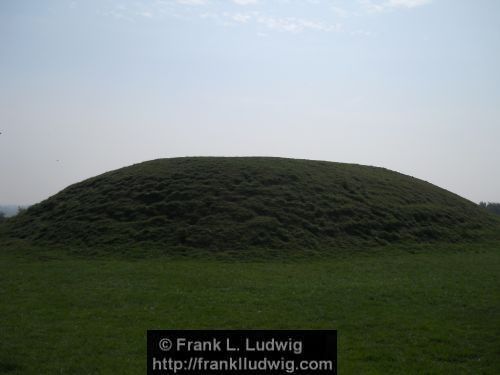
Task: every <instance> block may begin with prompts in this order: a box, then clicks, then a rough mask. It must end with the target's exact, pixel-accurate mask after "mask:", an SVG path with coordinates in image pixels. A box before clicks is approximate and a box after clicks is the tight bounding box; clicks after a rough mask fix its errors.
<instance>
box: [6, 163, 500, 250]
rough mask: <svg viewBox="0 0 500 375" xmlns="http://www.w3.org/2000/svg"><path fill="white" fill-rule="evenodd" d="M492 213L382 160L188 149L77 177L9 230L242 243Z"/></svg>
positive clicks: (482, 224)
mask: <svg viewBox="0 0 500 375" xmlns="http://www.w3.org/2000/svg"><path fill="white" fill-rule="evenodd" d="M497 224H498V221H496V219H495V218H494V217H493V215H490V214H488V213H487V212H485V211H484V210H481V209H480V208H479V207H478V206H476V205H475V204H473V203H472V202H469V201H467V200H466V199H463V198H461V197H459V196H457V195H455V194H452V193H450V192H448V191H446V190H443V189H441V188H438V187H436V186H434V185H432V184H429V183H427V182H425V181H422V180H418V179H416V178H413V177H409V176H406V175H403V174H400V173H396V172H393V171H389V170H386V169H383V168H375V167H367V166H361V165H353V164H341V163H332V162H322V161H309V160H295V159H283V158H265V157H244V158H223V157H190V158H174V159H159V160H153V161H148V162H144V163H140V164H135V165H132V166H129V167H126V168H121V169H118V170H115V171H111V172H107V173H104V174H102V175H100V176H97V177H93V178H90V179H87V180H85V181H83V182H80V183H77V184H74V185H71V186H69V187H68V188H66V189H64V190H63V191H61V192H59V193H58V194H56V195H54V196H52V197H50V198H49V199H47V200H45V201H43V202H41V203H39V204H37V205H34V206H32V207H30V208H29V209H28V210H27V211H26V212H24V213H22V214H20V215H18V216H17V217H15V218H13V219H10V220H8V221H7V222H6V230H7V232H8V233H9V235H10V236H12V237H17V238H25V239H28V240H36V241H37V242H47V243H56V244H73V245H88V246H96V245H136V244H148V245H159V246H165V247H193V248H214V249H228V248H231V249H244V248H250V247H267V248H281V247H300V248H320V247H330V246H340V245H352V244H381V243H382V244H383V243H387V242H406V241H417V242H422V241H424V242H425V241H435V240H444V241H463V240H466V239H471V238H474V237H477V236H479V235H481V234H482V233H483V231H484V230H487V229H488V228H489V227H492V226H496V225H497Z"/></svg>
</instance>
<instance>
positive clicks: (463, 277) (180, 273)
mask: <svg viewBox="0 0 500 375" xmlns="http://www.w3.org/2000/svg"><path fill="white" fill-rule="evenodd" d="M2 249H3V250H2V251H0V316H1V317H2V318H1V319H0V337H2V339H1V340H0V373H3V372H5V373H7V374H11V375H14V374H28V375H29V374H55V373H58V374H90V373H99V374H118V373H119V374H140V373H144V371H145V363H144V361H145V358H146V353H145V350H146V338H145V334H146V330H147V329H153V328H163V329H168V328H177V329H180V328H274V329H279V328H283V329H285V328H290V329H297V328H334V329H338V331H339V370H340V372H341V373H342V374H498V373H500V360H499V357H498V348H499V346H500V341H499V338H500V331H499V327H500V305H499V303H500V300H499V299H498V295H499V293H500V281H499V278H498V271H499V269H500V253H499V251H498V249H499V247H498V243H495V244H489V245H488V244H480V243H479V244H475V245H443V244H441V245H439V246H434V245H432V246H431V245H425V246H418V247H415V248H409V249H407V250H400V249H397V248H387V247H386V248H384V249H381V250H378V251H369V252H364V251H360V250H359V249H356V248H353V249H351V251H349V252H346V253H345V254H344V255H342V254H341V253H335V254H331V255H330V256H325V257H323V258H321V259H319V258H318V259H315V258H310V259H301V260H296V261H290V260H289V259H288V260H285V259H284V258H283V259H281V260H273V261H267V262H257V261H247V262H241V261H237V262H233V261H230V262H227V261H217V260H214V259H210V258H209V257H203V258H199V259H190V258H185V259H181V258H165V257H159V258H155V259H138V260H131V259H118V258H116V257H114V256H106V257H100V258H96V257H89V256H87V257H75V256H69V255H68V253H67V252H64V251H57V250H53V249H49V248H43V247H42V248H36V249H35V248H33V249H31V248H26V247H23V246H14V247H12V248H11V249H10V250H6V249H5V247H3V248H2ZM409 250H411V251H409Z"/></svg>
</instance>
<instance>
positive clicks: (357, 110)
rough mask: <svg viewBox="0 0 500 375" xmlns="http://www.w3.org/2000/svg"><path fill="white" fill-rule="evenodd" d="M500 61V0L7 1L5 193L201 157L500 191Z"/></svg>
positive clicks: (498, 194) (2, 54)
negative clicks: (324, 165) (351, 167)
mask: <svg viewBox="0 0 500 375" xmlns="http://www.w3.org/2000/svg"><path fill="white" fill-rule="evenodd" d="M499 67H500V1H497V0H478V1H472V0H377V1H376V0H373V1H369V0H365V1H356V0H352V1H340V0H339V1H334V0H301V1H300V0H257V1H255V0H254V1H252V0H226V1H223V0H165V1H155V0H151V1H125V0H124V1H114V0H99V1H97V0H85V1H84V0H80V1H78V0H77V1H63V0H57V1H26V0H10V1H9V0H3V1H1V2H0V132H2V134H1V135H0V176H1V179H2V184H0V203H4V204H5V203H16V204H30V203H35V202H38V201H40V200H42V199H45V198H47V197H48V196H50V195H52V194H54V193H56V192H57V191H59V190H61V189H62V188H64V187H65V186H67V185H69V184H71V183H74V182H77V181H80V180H83V179H85V178H87V177H91V176H93V175H96V174H99V173H102V172H105V171H107V170H111V169H115V168H119V167H122V166H126V165H129V164H132V163H136V162H141V161H145V160H149V159H154V158H161V157H174V156H190V155H221V156H234V155H267V156H283V157H295V158H306V159H321V160H330V161H339V162H351V163H359V164H367V165H376V166H383V167H386V168H389V169H393V170H396V171H399V172H402V173H405V174H410V175H413V176H415V177H418V178H421V179H424V180H427V181H429V182H431V183H434V184H436V185H439V186H441V187H443V188H445V189H448V190H450V191H453V192H455V193H457V194H460V195H462V196H464V197H466V198H468V199H471V200H473V201H476V202H478V201H480V200H485V201H500V173H499V172H498V171H499V162H500V68H499Z"/></svg>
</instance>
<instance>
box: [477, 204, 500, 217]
mask: <svg viewBox="0 0 500 375" xmlns="http://www.w3.org/2000/svg"><path fill="white" fill-rule="evenodd" d="M479 206H481V207H483V208H486V209H487V210H488V211H490V212H493V213H494V214H497V215H500V203H493V202H480V203H479Z"/></svg>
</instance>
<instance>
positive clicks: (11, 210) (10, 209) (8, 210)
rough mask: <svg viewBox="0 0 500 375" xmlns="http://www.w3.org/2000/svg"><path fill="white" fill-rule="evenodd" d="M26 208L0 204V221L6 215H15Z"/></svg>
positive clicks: (6, 216) (5, 217)
mask: <svg viewBox="0 0 500 375" xmlns="http://www.w3.org/2000/svg"><path fill="white" fill-rule="evenodd" d="M26 208H27V207H24V206H13V205H8V206H0V221H3V220H5V219H7V218H8V217H11V216H15V215H17V214H19V213H21V212H23V211H24V210H26Z"/></svg>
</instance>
